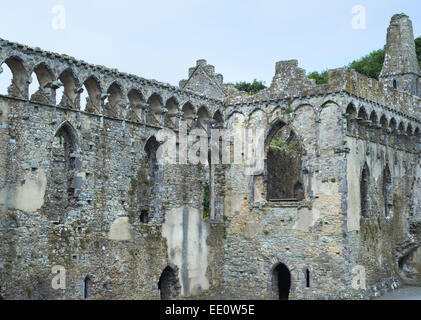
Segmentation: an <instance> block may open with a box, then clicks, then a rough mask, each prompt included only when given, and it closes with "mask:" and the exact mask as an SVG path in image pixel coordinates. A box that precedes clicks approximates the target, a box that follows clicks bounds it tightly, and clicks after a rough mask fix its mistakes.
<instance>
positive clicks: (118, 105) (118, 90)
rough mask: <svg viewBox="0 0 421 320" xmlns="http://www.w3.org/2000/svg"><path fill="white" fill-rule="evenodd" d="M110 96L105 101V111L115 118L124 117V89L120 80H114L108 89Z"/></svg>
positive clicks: (107, 114)
mask: <svg viewBox="0 0 421 320" xmlns="http://www.w3.org/2000/svg"><path fill="white" fill-rule="evenodd" d="M107 95H108V98H107V99H106V100H105V101H104V113H105V115H106V116H109V117H113V118H121V117H122V112H121V111H122V110H121V109H122V107H123V90H122V87H121V85H120V84H119V83H118V82H113V83H112V84H111V85H110V86H109V88H108V90H107Z"/></svg>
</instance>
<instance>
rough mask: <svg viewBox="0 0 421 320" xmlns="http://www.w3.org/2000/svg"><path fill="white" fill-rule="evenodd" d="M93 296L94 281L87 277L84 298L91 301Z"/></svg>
mask: <svg viewBox="0 0 421 320" xmlns="http://www.w3.org/2000/svg"><path fill="white" fill-rule="evenodd" d="M91 294H92V281H91V279H90V278H89V276H86V277H85V281H84V285H83V297H84V299H89V298H90V297H91Z"/></svg>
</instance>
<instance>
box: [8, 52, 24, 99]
mask: <svg viewBox="0 0 421 320" xmlns="http://www.w3.org/2000/svg"><path fill="white" fill-rule="evenodd" d="M3 63H4V64H6V65H7V66H8V67H9V69H10V70H11V72H12V75H13V78H12V83H11V84H10V86H9V88H8V90H7V91H8V95H10V96H12V97H17V98H21V99H27V98H28V80H29V74H28V72H27V70H26V68H25V65H24V63H23V60H22V59H21V58H20V57H18V56H11V57H9V58H7V59H6V60H4V62H3Z"/></svg>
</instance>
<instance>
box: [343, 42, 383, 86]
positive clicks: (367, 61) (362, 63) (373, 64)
mask: <svg viewBox="0 0 421 320" xmlns="http://www.w3.org/2000/svg"><path fill="white" fill-rule="evenodd" d="M384 57H385V49H380V50H377V51H373V52H371V53H370V54H368V55H366V56H365V57H362V58H361V59H359V60H355V61H352V62H351V63H350V64H349V65H348V66H347V68H350V69H355V70H356V71H357V72H359V73H361V74H364V75H366V76H367V77H369V78H373V79H377V80H378V79H379V75H380V72H381V71H382V67H383V62H384Z"/></svg>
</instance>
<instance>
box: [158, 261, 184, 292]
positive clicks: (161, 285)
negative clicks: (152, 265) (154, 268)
mask: <svg viewBox="0 0 421 320" xmlns="http://www.w3.org/2000/svg"><path fill="white" fill-rule="evenodd" d="M180 289H181V286H180V282H179V280H178V276H177V272H176V271H175V270H174V269H173V268H171V267H169V266H168V267H166V268H165V269H164V271H162V274H161V276H160V278H159V282H158V290H159V293H160V297H161V300H176V299H177V298H178V296H179V295H180Z"/></svg>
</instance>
